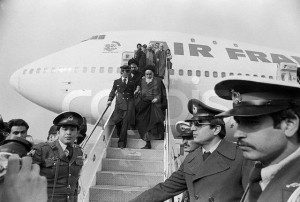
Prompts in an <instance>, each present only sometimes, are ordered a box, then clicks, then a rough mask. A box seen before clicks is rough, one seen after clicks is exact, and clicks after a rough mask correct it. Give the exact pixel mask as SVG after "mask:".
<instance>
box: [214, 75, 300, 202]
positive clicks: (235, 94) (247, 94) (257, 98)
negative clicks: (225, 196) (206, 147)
mask: <svg viewBox="0 0 300 202" xmlns="http://www.w3.org/2000/svg"><path fill="white" fill-rule="evenodd" d="M215 92H216V94H217V95H218V96H219V97H221V98H224V99H227V100H232V101H233V108H232V109H230V110H229V111H226V112H224V113H221V114H219V115H218V116H220V117H228V116H234V118H235V120H236V121H237V123H238V125H237V130H236V132H235V134H234V137H235V138H237V144H238V146H239V147H240V148H241V150H242V151H243V155H244V156H245V158H247V159H250V160H253V161H256V164H255V166H254V167H253V169H252V171H251V174H250V178H249V186H248V188H247V191H246V192H245V194H244V197H243V199H242V201H250V202H256V201H257V202H268V201H270V202H271V201H272V202H286V201H289V202H295V201H300V169H299V165H300V132H299V124H300V121H299V120H300V85H299V83H298V82H297V81H296V82H295V83H288V82H286V81H281V80H271V79H259V78H250V77H232V78H227V79H224V80H223V81H221V82H219V83H218V84H217V85H216V86H215Z"/></svg>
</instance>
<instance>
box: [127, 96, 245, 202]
mask: <svg viewBox="0 0 300 202" xmlns="http://www.w3.org/2000/svg"><path fill="white" fill-rule="evenodd" d="M188 109H189V111H190V112H191V113H192V114H193V117H192V118H191V119H188V120H186V121H188V122H190V123H191V130H192V131H193V137H194V141H195V142H196V143H197V144H200V145H201V147H199V148H197V149H196V150H195V151H193V152H191V153H189V154H188V155H187V156H186V158H185V159H184V162H183V163H182V164H181V166H180V168H179V169H178V171H176V172H174V173H173V174H172V175H171V176H170V177H169V178H168V179H167V180H166V181H165V182H163V183H159V184H158V185H156V186H155V187H153V188H151V189H149V190H147V191H145V192H143V193H142V194H141V195H139V196H138V197H137V198H135V199H133V200H132V201H131V202H140V201H143V202H159V201H164V200H167V199H169V198H171V197H173V196H176V195H178V194H180V193H182V192H183V191H185V190H188V192H189V195H190V201H191V202H196V201H197V202H200V201H201V202H202V201H203V202H204V201H205V202H207V201H208V202H213V201H222V202H237V201H239V200H240V199H241V197H242V194H243V192H244V188H246V185H247V181H248V177H249V174H248V171H249V170H250V165H249V164H248V163H249V162H248V161H246V160H245V159H244V157H243V155H242V152H241V151H240V150H239V149H238V148H237V146H236V144H234V143H232V142H229V141H227V140H225V139H224V136H225V135H226V131H225V123H224V121H223V119H222V118H216V117H215V115H216V114H218V113H220V110H217V109H214V108H212V107H210V106H207V105H205V104H204V103H203V102H201V101H200V100H197V99H191V100H190V101H189V103H188ZM205 152H206V153H205ZM209 153H210V155H209V156H208V154H209Z"/></svg>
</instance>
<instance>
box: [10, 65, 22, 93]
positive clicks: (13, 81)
mask: <svg viewBox="0 0 300 202" xmlns="http://www.w3.org/2000/svg"><path fill="white" fill-rule="evenodd" d="M20 74H21V70H17V71H15V72H14V73H13V74H12V75H11V76H10V79H9V83H10V85H11V86H12V87H14V88H15V89H16V90H17V91H19V77H20Z"/></svg>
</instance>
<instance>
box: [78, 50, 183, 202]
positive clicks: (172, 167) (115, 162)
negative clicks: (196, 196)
mask: <svg viewBox="0 0 300 202" xmlns="http://www.w3.org/2000/svg"><path fill="white" fill-rule="evenodd" d="M125 56H126V54H125V55H124V58H125V59H127V58H128V57H129V56H128V57H127V56H126V57H125ZM168 82H169V78H166V79H165V80H164V83H165V86H166V87H167V89H168V86H169V84H168ZM166 96H167V98H168V90H167V92H166ZM168 106H170V105H169V103H168ZM106 110H107V109H106ZM106 110H105V111H104V112H103V114H102V116H101V117H99V119H98V121H97V123H96V124H95V127H94V129H93V130H92V132H91V134H90V135H89V137H91V136H92V135H93V133H94V131H95V130H99V129H101V128H102V130H101V131H99V132H95V133H94V137H96V139H95V138H94V139H93V140H92V141H89V138H86V140H85V142H83V145H84V148H85V151H84V153H85V154H86V160H85V162H84V166H83V169H82V172H81V177H80V180H79V186H80V188H81V190H80V193H79V196H78V201H79V202H127V201H129V200H130V199H133V198H134V197H136V196H138V195H139V194H140V193H142V192H143V191H145V190H147V189H149V188H151V187H153V186H154V185H156V184H157V183H159V182H163V181H164V180H165V179H167V178H168V177H169V176H170V175H171V174H172V173H173V172H174V171H176V170H177V169H178V168H179V166H180V163H181V162H180V158H177V157H178V156H179V154H178V145H176V144H175V139H174V137H173V134H172V132H171V126H170V116H169V113H168V110H170V109H167V110H166V119H165V123H164V125H165V137H164V140H153V141H151V146H152V148H151V149H140V148H142V147H143V146H145V141H143V140H141V139H140V135H139V134H138V131H135V130H129V131H128V140H127V148H124V149H120V148H118V147H117V142H118V138H117V135H116V129H115V126H112V125H108V124H107V123H108V121H106V123H105V124H104V126H102V127H101V126H99V125H100V124H99V123H100V122H101V120H102V117H103V115H104V114H105V112H106ZM108 120H109V118H108ZM178 199H180V196H179V197H178V198H177V199H176V201H178ZM171 200H172V199H170V200H169V201H171ZM172 201H174V200H172Z"/></svg>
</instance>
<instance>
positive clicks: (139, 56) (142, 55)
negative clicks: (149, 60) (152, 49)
mask: <svg viewBox="0 0 300 202" xmlns="http://www.w3.org/2000/svg"><path fill="white" fill-rule="evenodd" d="M136 60H137V61H138V62H139V71H140V72H142V73H143V69H144V67H145V66H146V53H144V52H143V51H142V50H137V52H136Z"/></svg>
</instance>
